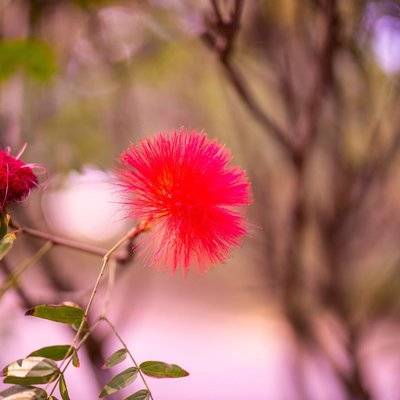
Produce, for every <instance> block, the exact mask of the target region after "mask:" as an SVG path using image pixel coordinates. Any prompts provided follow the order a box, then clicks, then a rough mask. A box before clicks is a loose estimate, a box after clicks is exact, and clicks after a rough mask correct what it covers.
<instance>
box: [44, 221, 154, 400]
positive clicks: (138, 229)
mask: <svg viewBox="0 0 400 400" xmlns="http://www.w3.org/2000/svg"><path fill="white" fill-rule="evenodd" d="M146 229H147V221H144V222H142V223H139V224H137V225H136V226H135V227H133V228H132V229H131V230H129V232H128V233H126V234H125V235H124V236H123V237H122V238H121V239H119V240H118V242H117V243H115V244H114V246H112V247H111V249H110V250H108V251H107V252H106V254H105V255H104V257H103V262H102V265H101V268H100V272H99V274H98V275H97V278H96V282H95V284H94V287H93V290H92V293H91V295H90V298H89V301H88V303H87V306H86V308H85V312H84V315H83V318H82V321H81V323H80V325H79V328H78V331H77V332H76V335H75V337H74V339H73V341H72V344H71V346H70V348H69V350H68V352H67V353H66V354H65V357H64V359H63V360H62V362H61V364H60V367H59V368H60V370H61V374H63V373H64V372H65V370H66V369H67V367H68V365H69V362H67V364H66V365H65V363H66V360H67V359H68V357H70V356H71V355H72V352H73V348H74V347H75V346H76V343H77V341H78V339H79V336H80V335H81V333H82V331H83V328H84V326H85V322H86V320H87V317H88V315H89V311H90V309H91V308H92V305H93V301H94V298H95V297H96V294H97V290H98V288H99V285H100V281H101V279H102V278H103V275H104V273H105V270H106V267H107V264H108V261H109V260H110V257H111V256H112V255H113V253H114V252H115V251H117V250H118V249H119V248H120V247H121V246H122V245H123V244H124V243H125V242H127V241H128V240H132V239H134V238H136V237H137V236H138V235H139V234H140V233H142V232H143V231H145V230H146ZM64 365H65V367H64ZM63 367H64V368H63ZM60 376H61V375H60ZM59 380H60V377H59V378H58V379H57V380H56V382H55V384H54V386H53V388H52V389H51V391H50V394H49V396H48V398H50V396H51V395H52V394H53V393H54V390H55V389H56V387H57V384H58V381H59Z"/></svg>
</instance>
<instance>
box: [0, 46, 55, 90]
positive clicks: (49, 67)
mask: <svg viewBox="0 0 400 400" xmlns="http://www.w3.org/2000/svg"><path fill="white" fill-rule="evenodd" d="M17 72H23V73H25V74H26V76H27V77H29V78H31V79H33V80H36V81H39V82H46V81H48V80H49V79H50V78H52V77H53V76H54V74H55V72H56V60H55V55H54V52H53V50H52V49H51V47H50V46H49V45H48V44H46V43H45V42H43V41H40V40H33V39H31V40H28V39H20V40H17V39H9V40H2V41H0V82H1V81H5V80H6V79H8V78H10V77H11V76H12V75H13V74H15V73H17Z"/></svg>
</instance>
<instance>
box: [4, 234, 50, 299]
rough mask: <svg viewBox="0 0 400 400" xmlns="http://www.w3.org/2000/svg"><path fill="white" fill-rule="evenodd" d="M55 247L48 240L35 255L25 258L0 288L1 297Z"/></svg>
mask: <svg viewBox="0 0 400 400" xmlns="http://www.w3.org/2000/svg"><path fill="white" fill-rule="evenodd" d="M52 247H53V243H52V242H46V243H45V244H44V245H43V246H42V247H41V248H40V249H39V250H38V251H37V252H36V253H35V254H34V255H33V257H31V258H29V259H27V260H24V261H23V262H22V263H21V265H19V266H18V267H16V271H15V272H13V273H12V274H11V275H10V276H9V278H8V279H7V280H6V281H5V282H4V284H3V285H2V287H1V288H0V299H1V298H2V297H3V296H4V294H5V293H6V292H7V290H8V289H10V288H11V287H13V286H14V285H15V284H16V283H17V282H18V279H19V277H20V276H21V275H22V274H23V273H24V272H25V271H26V270H27V269H28V268H29V267H31V266H32V265H34V264H36V263H37V262H38V261H39V260H40V259H41V258H42V257H43V256H44V255H45V254H46V253H47V252H48V251H49V250H50V249H51V248H52Z"/></svg>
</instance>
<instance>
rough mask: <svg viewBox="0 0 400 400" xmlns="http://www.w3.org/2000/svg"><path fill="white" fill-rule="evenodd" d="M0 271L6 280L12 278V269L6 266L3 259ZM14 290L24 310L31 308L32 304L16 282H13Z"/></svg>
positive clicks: (0, 263) (6, 263)
mask: <svg viewBox="0 0 400 400" xmlns="http://www.w3.org/2000/svg"><path fill="white" fill-rule="evenodd" d="M0 269H1V270H2V271H3V272H4V274H5V277H6V279H9V277H11V276H12V274H13V271H12V268H10V266H9V265H8V262H7V261H6V260H5V259H3V260H1V262H0ZM14 289H15V291H16V292H17V295H18V296H19V298H20V299H21V301H22V304H23V307H24V308H31V307H33V302H32V301H31V300H30V299H29V297H28V295H27V294H26V293H25V291H24V290H23V288H22V287H21V286H20V285H19V284H18V282H14Z"/></svg>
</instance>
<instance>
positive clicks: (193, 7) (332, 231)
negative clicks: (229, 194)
mask: <svg viewBox="0 0 400 400" xmlns="http://www.w3.org/2000/svg"><path fill="white" fill-rule="evenodd" d="M399 72H400V3H399V2H398V1H389V0H387V1H386V0H381V1H367V0H353V1H348V0H301V1H300V0H279V1H278V0H259V1H256V0H253V1H250V0H248V1H245V0H201V1H200V0H198V1H195V0H191V1H190V0H185V1H184V0H147V1H146V0H126V1H123V0H121V1H116V0H114V1H113V0H0V144H1V146H2V147H3V148H4V147H7V146H10V147H11V149H12V151H13V154H17V153H18V151H19V150H20V149H21V147H22V146H23V144H24V143H28V147H27V149H26V151H25V153H24V156H23V158H24V160H26V161H27V162H31V163H38V164H40V165H42V166H44V167H45V168H46V175H45V176H43V177H42V181H43V184H42V185H41V188H40V190H37V191H36V192H35V193H33V194H32V196H30V198H29V200H28V201H26V202H24V203H23V204H21V205H18V206H17V207H15V209H14V210H12V215H13V217H14V219H15V220H16V222H18V223H19V224H20V225H22V226H27V227H32V228H36V229H40V230H41V231H44V232H51V233H53V234H57V235H59V236H63V237H67V238H71V239H74V240H79V241H82V242H84V243H88V244H93V245H96V246H99V247H101V248H108V247H110V246H111V245H112V244H113V243H114V242H115V240H116V239H117V238H118V237H119V236H121V235H122V234H123V233H124V232H126V230H127V229H128V228H129V227H130V226H131V225H132V224H133V223H134V222H133V221H125V220H124V219H123V216H122V215H121V213H120V209H119V206H118V198H117V196H116V194H115V191H113V189H112V187H111V186H110V179H111V178H112V175H111V173H112V168H113V166H115V160H116V158H117V157H118V154H119V153H120V151H121V150H123V149H124V148H126V147H127V145H128V144H129V143H131V142H134V141H137V140H138V139H140V138H141V137H143V136H146V135H150V134H153V133H156V132H158V131H165V130H171V129H175V128H178V127H181V126H186V127H188V128H195V129H198V130H204V131H206V132H207V133H208V135H209V136H211V137H217V138H218V139H219V140H220V141H221V142H223V143H225V144H226V145H227V146H229V147H230V148H231V149H232V151H233V153H234V158H235V163H237V164H239V165H241V166H242V167H243V168H245V169H246V170H247V171H248V174H249V177H250V179H251V181H252V185H253V197H254V203H253V205H252V206H251V207H250V209H249V211H248V215H249V220H250V224H251V232H250V235H249V237H247V238H246V240H245V242H244V243H243V246H242V248H241V249H239V250H237V251H235V252H234V254H233V255H232V257H231V259H230V260H229V261H228V262H227V263H226V264H224V265H220V266H217V267H215V268H213V269H212V270H211V271H209V272H208V273H207V274H199V273H197V272H196V271H192V272H190V273H189V274H188V275H187V276H184V275H183V274H180V273H178V274H176V275H172V274H170V273H168V272H160V271H157V270H154V269H151V268H148V267H147V266H146V265H144V264H143V263H142V261H141V260H140V259H136V258H135V257H134V256H133V257H129V258H128V262H125V263H119V264H118V265H117V271H116V283H115V288H114V291H113V295H112V297H111V304H110V309H109V313H108V315H109V318H110V319H111V320H112V321H113V322H114V324H115V325H116V326H117V329H118V331H119V332H120V333H121V335H122V336H123V337H124V338H125V339H126V342H127V344H128V346H129V347H130V349H131V350H132V352H133V353H134V355H135V356H136V358H137V359H138V360H139V361H144V360H148V359H156V360H163V361H167V362H173V363H177V364H179V365H181V366H182V367H183V368H185V369H186V370H188V371H189V372H190V376H189V377H187V378H184V379H179V380H156V379H151V378H149V379H148V381H149V384H150V387H151V388H152V390H153V394H154V397H155V399H157V400H172V399H174V400H215V399H221V400H244V399H255V400H269V399H273V400H280V399H282V400H297V399H299V400H342V399H343V400H350V399H354V400H356V399H357V400H358V399H360V400H372V399H374V400H375V399H376V400H396V399H400V379H399V372H400V335H399V333H400V319H399V311H400V296H399V295H400V265H399V261H400V258H399V257H400V246H399V240H400V199H399V194H400V163H399V157H398V156H399V152H400V113H399V112H398V110H399V109H398V105H399V94H400V91H399V89H400V87H399ZM42 244H43V241H41V240H39V239H34V238H32V237H28V236H21V238H20V239H18V240H17V242H16V244H15V246H14V248H13V250H12V251H11V252H10V253H9V255H8V256H7V257H6V259H4V260H3V261H2V262H1V271H0V273H1V275H2V276H1V279H3V282H5V281H6V279H7V277H8V276H9V274H10V273H11V272H12V271H15V269H16V268H17V267H18V266H19V265H20V264H21V263H23V262H24V260H25V259H27V258H29V257H32V255H33V254H34V253H35V252H36V251H37V250H38V249H39V247H40V246H41V245H42ZM99 267H100V259H99V258H98V257H96V256H91V255H87V254H82V253H80V252H78V251H74V250H71V249H65V248H62V247H55V248H53V249H51V250H50V251H49V252H48V253H46V255H45V256H44V257H43V258H42V259H41V260H40V262H38V263H37V264H35V265H33V266H32V267H30V268H29V269H28V270H27V271H26V272H25V273H24V274H23V275H22V276H21V278H20V279H19V281H18V283H17V284H16V285H14V287H13V288H12V289H10V290H8V291H7V292H6V293H5V294H4V296H2V297H1V299H0V343H1V346H0V348H1V349H0V363H1V365H2V366H4V365H6V364H7V363H9V362H11V361H13V360H15V359H18V358H22V357H24V356H26V355H27V354H29V353H30V352H32V351H33V350H35V349H37V348H39V347H42V346H48V345H52V344H60V343H64V342H65V343H69V342H70V341H71V340H72V337H73V332H72V331H70V330H68V329H67V328H66V327H63V326H59V325H58V324H54V323H51V322H47V321H44V320H36V319H34V318H29V317H25V316H24V311H25V310H26V309H27V308H29V307H31V306H32V305H33V304H39V303H60V302H62V301H73V302H75V303H78V304H81V305H85V304H86V302H87V300H88V294H89V291H90V288H91V287H92V285H93V283H94V280H95V277H96V275H97V273H98V270H99ZM104 291H105V287H104V285H103V286H102V287H101V291H100V294H99V299H100V300H98V301H97V302H96V305H95V309H94V311H93V318H94V316H95V315H97V314H98V313H99V312H100V311H101V298H102V296H104ZM119 347H120V346H119V344H118V343H117V342H116V340H115V338H114V337H113V336H112V333H111V332H110V331H109V329H107V328H106V327H104V326H101V327H100V328H99V329H97V330H96V331H95V332H94V334H93V336H91V338H90V340H88V342H87V344H86V346H85V347H84V349H83V350H82V355H81V358H82V365H81V367H80V368H71V369H69V370H68V372H67V379H68V382H69V386H70V387H71V388H70V395H71V398H72V399H95V398H97V397H98V393H99V391H100V389H101V387H102V386H103V385H104V384H105V383H106V382H107V381H108V380H109V379H110V378H111V376H112V375H111V374H112V373H113V372H114V373H115V371H118V368H116V369H115V370H114V371H108V370H102V369H101V368H100V366H101V365H102V363H103V361H104V359H105V358H106V357H107V356H108V355H110V354H111V352H113V351H114V350H116V349H118V348H119ZM121 368H122V367H121ZM2 385H3V384H0V387H3V386H2ZM134 385H136V386H137V387H138V388H140V387H141V386H140V382H139V381H138V382H136V383H135V384H134ZM132 392H133V390H132V389H130V390H126V391H125V392H122V393H124V394H125V396H126V395H128V394H130V393H132ZM110 398H112V399H113V400H118V399H122V398H123V396H122V394H121V393H117V394H115V395H114V396H112V397H110Z"/></svg>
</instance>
